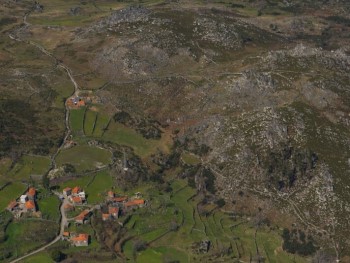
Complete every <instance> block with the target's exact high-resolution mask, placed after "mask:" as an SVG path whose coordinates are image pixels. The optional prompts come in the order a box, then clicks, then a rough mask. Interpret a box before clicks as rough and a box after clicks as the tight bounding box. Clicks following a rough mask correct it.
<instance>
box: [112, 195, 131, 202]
mask: <svg viewBox="0 0 350 263" xmlns="http://www.w3.org/2000/svg"><path fill="white" fill-rule="evenodd" d="M126 200H128V197H127V196H122V197H115V198H114V199H113V201H114V202H124V201H126Z"/></svg>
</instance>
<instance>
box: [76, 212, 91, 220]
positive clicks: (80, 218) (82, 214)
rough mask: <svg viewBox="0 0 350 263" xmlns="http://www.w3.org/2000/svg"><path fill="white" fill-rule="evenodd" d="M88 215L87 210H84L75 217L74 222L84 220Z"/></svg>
mask: <svg viewBox="0 0 350 263" xmlns="http://www.w3.org/2000/svg"><path fill="white" fill-rule="evenodd" d="M89 214H90V211H89V210H84V211H83V212H81V213H80V214H79V215H77V216H76V217H75V220H84V219H85V218H86V217H87V216H88V215H89Z"/></svg>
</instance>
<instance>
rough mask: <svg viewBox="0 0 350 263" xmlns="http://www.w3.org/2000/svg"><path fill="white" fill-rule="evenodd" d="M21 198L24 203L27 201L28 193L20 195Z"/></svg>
mask: <svg viewBox="0 0 350 263" xmlns="http://www.w3.org/2000/svg"><path fill="white" fill-rule="evenodd" d="M19 199H20V202H21V203H22V204H24V203H25V202H27V201H28V197H27V195H21V197H20V198H19Z"/></svg>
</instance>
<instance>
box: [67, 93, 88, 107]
mask: <svg viewBox="0 0 350 263" xmlns="http://www.w3.org/2000/svg"><path fill="white" fill-rule="evenodd" d="M85 105H86V103H85V101H84V100H83V99H82V98H80V97H78V96H75V97H72V98H70V100H68V101H67V106H68V107H71V108H80V107H83V106H85Z"/></svg>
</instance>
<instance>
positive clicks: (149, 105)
mask: <svg viewBox="0 0 350 263" xmlns="http://www.w3.org/2000/svg"><path fill="white" fill-rule="evenodd" d="M19 2H21V1H19ZM24 2H26V3H27V2H28V3H29V2H30V1H24ZM46 2H47V1H45V3H42V4H43V10H41V9H40V8H39V10H38V9H37V8H36V9H35V8H34V9H33V8H32V9H31V11H30V12H31V14H30V17H29V18H28V23H31V26H28V27H26V26H23V20H21V19H23V17H19V16H16V15H15V14H11V15H9V16H8V17H9V18H8V19H7V20H6V19H5V20H4V19H2V20H0V21H1V25H2V30H3V34H4V35H6V34H7V35H8V34H9V32H11V34H12V35H13V36H14V37H16V38H21V39H24V40H25V41H35V42H37V43H40V45H42V46H44V47H45V48H47V49H48V50H50V52H52V54H53V55H54V56H55V57H56V58H59V59H60V60H61V61H63V62H64V63H65V64H66V65H69V67H70V68H71V69H72V71H73V72H74V73H75V75H76V79H77V80H78V82H79V85H80V86H81V88H82V89H83V90H85V91H86V92H91V91H92V92H93V94H94V95H95V96H96V97H97V98H98V100H99V101H100V102H101V104H102V105H103V108H104V110H105V111H106V112H108V114H110V115H111V116H112V115H114V114H115V113H118V112H119V113H120V112H126V113H127V114H128V115H129V116H128V118H131V119H133V120H137V121H131V122H129V124H130V126H132V125H136V126H137V127H140V125H143V124H142V123H143V122H142V121H140V118H141V119H142V118H145V119H146V120H147V121H146V122H145V123H147V125H148V124H149V123H156V124H155V125H153V126H152V127H153V128H152V129H153V130H152V131H151V132H148V133H147V134H148V136H151V137H152V136H153V135H154V134H155V133H156V134H157V136H158V137H159V136H160V135H159V134H160V132H159V131H160V130H162V132H165V133H171V134H173V135H174V136H173V137H174V141H175V142H176V143H178V145H180V146H179V147H180V148H179V149H186V151H190V152H193V153H196V154H198V151H197V150H198V149H197V148H198V147H199V146H200V145H202V147H204V148H205V149H206V150H205V151H204V152H203V153H202V154H199V155H201V162H202V166H203V167H205V169H209V170H210V171H211V172H212V174H213V175H214V176H215V195H216V196H217V197H222V198H224V199H225V200H226V203H227V206H229V207H230V208H232V209H234V210H235V211H240V212H241V213H244V214H247V215H251V216H252V217H253V216H255V217H256V215H257V214H259V213H260V214H261V216H262V217H263V219H264V220H265V219H266V220H269V221H271V222H275V223H276V224H280V226H281V227H286V228H290V227H292V226H293V227H296V228H298V229H302V230H303V231H305V232H306V233H308V235H310V236H312V237H313V238H314V239H315V240H316V243H317V248H318V249H319V250H320V251H326V253H327V255H331V256H334V257H336V258H337V259H340V258H343V259H344V260H345V261H344V262H347V261H346V260H347V259H348V257H347V256H350V251H349V247H350V240H349V235H350V230H349V229H350V221H349V218H350V204H349V200H350V192H349V187H350V180H349V178H350V150H349V149H350V140H349V138H350V108H349V105H350V104H349V103H350V93H349V89H350V86H349V85H350V76H349V70H350V57H349V54H350V50H349V46H348V43H349V38H350V35H349V33H350V31H349V21H350V18H349V16H348V11H349V9H350V7H349V4H348V1H345V0H344V1H233V2H234V3H232V1H180V0H179V1H164V2H163V1H159V2H162V3H158V4H154V3H153V2H156V1H153V2H152V1H144V2H147V3H146V4H145V5H136V4H135V5H131V6H130V5H128V6H125V7H124V6H123V8H120V9H119V8H115V9H112V8H111V9H104V10H106V11H105V12H104V13H103V14H100V13H98V12H97V11H96V10H90V9H88V8H87V7H85V6H84V5H82V4H80V5H78V4H77V5H76V6H75V7H77V6H79V9H74V10H75V11H77V12H80V13H78V14H76V12H75V11H74V12H73V14H70V17H73V18H72V19H71V20H69V21H68V22H67V21H63V20H60V17H59V15H58V17H56V18H55V20H54V21H56V22H54V23H53V24H50V23H49V24H47V22H43V21H46V20H45V19H46V18H47V17H46V16H49V14H50V10H51V9H52V6H50V4H49V3H46ZM92 2H95V1H92ZM106 2H108V1H106ZM121 2H123V1H121ZM124 2H127V1H124ZM129 2H130V1H129ZM219 2H220V3H219ZM7 3H8V5H9V6H11V5H13V6H17V7H18V5H19V3H15V2H14V1H7ZM28 3H27V4H28ZM22 4H23V3H22ZM96 4H97V6H98V3H97V1H96ZM28 5H29V4H28ZM71 7H72V6H69V7H68V5H67V7H64V8H63V10H62V11H61V12H62V14H65V15H66V14H67V12H68V11H69V10H71V9H69V8H71ZM4 8H5V7H4ZM23 8H24V7H23ZM101 8H104V7H101ZM4 10H5V9H4ZM7 11H8V10H7ZM4 12H5V11H4ZM45 12H48V14H47V13H45ZM94 12H96V13H94ZM23 16H24V17H25V15H24V12H23ZM12 18H14V19H15V20H13V21H12V20H11V19H12ZM21 23H22V24H21ZM11 24H12V25H11ZM9 25H10V26H9ZM7 38H8V37H7ZM7 41H8V40H6V41H5V40H4V41H3V43H2V44H1V45H2V50H1V51H0V52H1V53H0V59H1V60H0V62H1V65H2V68H6V70H3V71H2V72H1V73H0V74H1V75H2V78H1V80H0V81H1V82H0V83H1V89H2V90H4V92H6V94H9V95H6V96H7V97H6V98H5V101H4V102H3V100H4V98H3V97H2V98H1V100H0V110H1V111H2V112H4V111H5V112H7V113H10V114H8V117H7V118H4V117H3V114H1V116H0V121H1V122H0V127H4V128H1V129H0V141H1V142H2V143H1V147H2V148H0V156H1V154H4V153H2V152H5V151H15V150H14V149H16V148H17V147H18V146H17V144H21V145H26V144H25V143H21V142H22V141H25V142H27V141H28V138H27V137H25V135H24V134H27V133H28V132H29V133H30V134H36V135H38V134H40V133H44V134H46V135H47V134H48V135H47V136H48V139H45V140H47V141H42V139H40V138H35V137H33V138H34V139H35V141H37V142H38V143H36V144H35V143H33V145H28V147H27V146H26V147H25V149H24V151H32V152H33V153H38V152H39V153H41V152H43V151H45V153H49V152H50V149H51V148H55V147H56V146H57V145H59V136H58V135H57V134H62V133H63V127H62V125H61V126H60V124H57V123H55V121H53V119H55V120H57V121H60V122H64V120H63V118H64V115H62V112H63V110H64V109H63V107H62V105H61V109H60V110H61V112H60V113H59V110H58V106H57V105H58V104H57V103H58V101H59V99H61V100H62V97H66V96H68V94H69V92H70V90H69V89H68V91H67V92H66V93H67V95H66V94H63V95H59V94H57V92H56V93H55V85H56V84H57V85H59V84H58V83H60V85H63V84H62V83H64V82H62V81H61V80H60V78H61V77H62V76H63V74H64V73H63V71H61V69H58V68H55V65H54V64H50V66H47V65H36V64H35V63H34V62H33V61H35V60H36V59H37V58H38V57H39V56H41V55H40V54H36V52H37V51H31V50H24V51H23V54H22V53H21V54H19V55H20V56H26V58H28V60H30V62H28V63H27V64H25V65H23V64H22V65H18V64H16V60H15V59H14V57H15V55H14V52H15V51H14V48H16V47H15V46H16V45H22V44H16V43H13V42H7ZM17 48H19V47H17ZM39 53H40V52H39ZM17 55H18V54H17ZM33 56H34V57H33ZM6 63H8V64H6ZM22 63H23V62H22ZM48 63H52V61H51V62H48ZM5 65H7V66H5ZM49 67H50V70H49V69H48V68H49ZM29 73H30V74H29ZM4 79H6V81H5V80H4ZM18 83H21V84H20V85H19V84H18ZM41 87H45V89H44V90H42V89H41ZM13 90H16V91H15V92H16V94H17V93H18V94H17V95H16V94H15V95H13V94H14V93H13ZM2 94H5V93H2ZM19 94H20V96H23V97H26V98H27V97H28V98H31V99H30V100H28V101H27V102H25V103H20V105H21V107H25V108H26V109H28V110H26V111H25V112H24V111H22V110H21V112H16V111H17V110H18V106H16V105H19V103H18V96H19ZM12 95H13V96H14V97H15V98H14V99H12V97H11V96H12ZM60 96H61V97H60ZM13 107H14V109H12V108H13ZM41 112H42V113H41ZM25 114H29V115H30V118H33V120H30V119H29V118H28V116H26V115H25ZM45 116H46V117H45ZM47 116H50V117H47ZM53 116H55V117H53ZM114 116H115V115H114ZM12 118H13V119H12ZM47 118H50V120H49V121H47ZM9 122H11V125H10V124H9ZM27 122H28V123H27ZM29 122H30V123H29ZM46 123H50V127H46V126H45V124H46ZM140 123H141V124H140ZM123 124H125V123H123ZM12 125H15V126H18V127H27V133H25V132H22V130H21V129H17V128H15V127H13V126H12ZM54 125H56V126H54ZM136 126H135V127H136ZM154 127H156V128H154ZM12 128H13V129H12ZM154 130H155V132H154ZM16 132H18V133H19V134H17V135H16ZM8 134H12V135H11V136H8ZM152 134H153V135H152ZM6 140H7V141H6ZM14 140H17V141H16V142H15V141H14ZM5 141H6V143H5ZM188 142H192V143H194V144H195V145H196V146H193V145H192V146H191V145H190V143H188ZM31 143H32V142H31ZM31 143H28V144H31ZM42 144H47V145H49V146H50V147H46V148H47V149H46V148H45V149H42V148H40V147H41V146H40V145H42ZM189 145H190V146H189ZM197 146H198V147H197ZM174 147H175V146H174ZM181 147H184V148H181ZM196 147H197V148H196ZM204 148H202V149H204ZM196 149H197V150H196ZM143 161H145V160H143ZM145 162H146V163H147V162H148V161H145ZM183 176H184V177H186V176H188V175H186V173H185V174H183ZM200 176H201V175H200V173H197V174H196V176H195V177H196V180H194V181H193V182H194V187H197V189H201V188H203V180H200ZM204 185H205V183H204ZM261 220H262V219H261Z"/></svg>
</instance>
